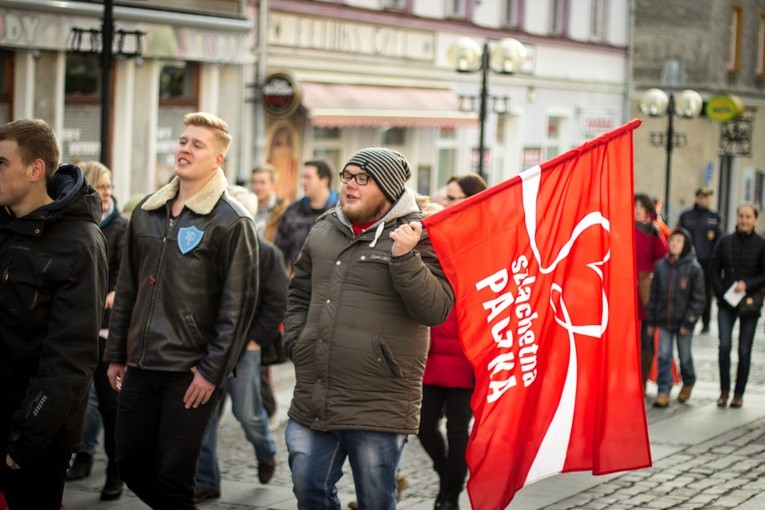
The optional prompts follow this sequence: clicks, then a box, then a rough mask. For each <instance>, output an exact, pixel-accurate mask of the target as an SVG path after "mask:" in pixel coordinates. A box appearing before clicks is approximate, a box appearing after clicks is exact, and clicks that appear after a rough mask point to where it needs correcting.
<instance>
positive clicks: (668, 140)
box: [640, 89, 704, 220]
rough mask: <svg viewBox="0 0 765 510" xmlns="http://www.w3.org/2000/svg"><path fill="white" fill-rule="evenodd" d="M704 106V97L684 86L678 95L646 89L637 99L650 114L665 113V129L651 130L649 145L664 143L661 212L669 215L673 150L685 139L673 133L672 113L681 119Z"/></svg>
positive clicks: (691, 116)
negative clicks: (662, 204)
mask: <svg viewBox="0 0 765 510" xmlns="http://www.w3.org/2000/svg"><path fill="white" fill-rule="evenodd" d="M703 107H704V100H703V99H702V98H701V95H700V94H699V93H698V92H696V91H695V90H684V91H682V92H680V93H679V94H678V95H677V97H675V95H674V93H672V92H670V93H669V94H667V93H666V92H664V91H663V90H661V89H649V90H647V91H646V92H645V94H643V97H642V98H641V99H640V111H641V112H643V115H648V116H650V117H662V116H664V115H666V116H667V130H666V131H665V132H661V131H652V132H651V145H653V146H654V147H664V150H665V151H666V153H667V164H666V170H665V173H664V216H665V217H666V218H667V220H668V219H669V185H670V175H671V172H672V150H673V149H674V148H675V147H684V146H685V145H686V143H687V139H686V137H685V133H676V132H675V129H674V123H673V121H674V118H675V116H677V117H680V118H683V119H691V118H694V117H698V116H699V114H700V113H701V110H702V108H703Z"/></svg>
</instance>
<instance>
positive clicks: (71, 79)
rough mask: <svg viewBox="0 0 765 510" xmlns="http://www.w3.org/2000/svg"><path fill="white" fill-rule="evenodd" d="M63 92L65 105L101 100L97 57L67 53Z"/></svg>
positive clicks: (99, 69) (87, 54)
mask: <svg viewBox="0 0 765 510" xmlns="http://www.w3.org/2000/svg"><path fill="white" fill-rule="evenodd" d="M64 91H65V94H66V102H67V103H74V102H78V103H98V102H99V101H100V99H101V67H100V66H99V62H98V55H96V54H89V53H68V54H67V55H66V76H65V78H64Z"/></svg>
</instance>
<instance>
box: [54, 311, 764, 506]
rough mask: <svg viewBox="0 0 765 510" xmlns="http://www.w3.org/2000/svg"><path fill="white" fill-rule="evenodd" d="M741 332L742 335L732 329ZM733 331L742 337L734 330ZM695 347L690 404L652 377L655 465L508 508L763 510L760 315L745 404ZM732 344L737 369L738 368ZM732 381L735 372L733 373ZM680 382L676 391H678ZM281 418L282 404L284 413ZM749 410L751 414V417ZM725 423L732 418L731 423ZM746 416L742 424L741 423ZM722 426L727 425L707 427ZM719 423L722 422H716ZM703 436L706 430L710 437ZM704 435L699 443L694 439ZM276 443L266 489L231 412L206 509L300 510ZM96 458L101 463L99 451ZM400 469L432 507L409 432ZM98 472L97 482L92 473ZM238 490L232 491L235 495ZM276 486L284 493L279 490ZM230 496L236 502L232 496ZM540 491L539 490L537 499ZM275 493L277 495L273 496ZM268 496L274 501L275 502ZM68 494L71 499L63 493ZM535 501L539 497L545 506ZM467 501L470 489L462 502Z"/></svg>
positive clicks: (431, 488) (520, 498) (284, 374)
mask: <svg viewBox="0 0 765 510" xmlns="http://www.w3.org/2000/svg"><path fill="white" fill-rule="evenodd" d="M734 334H736V335H737V332H736V331H734ZM734 338H736V337H734ZM693 342H694V344H693V353H694V361H695V368H696V374H697V384H696V386H695V387H694V394H693V397H692V398H691V400H690V401H689V402H688V403H687V404H679V403H678V402H677V401H676V400H674V399H673V400H672V402H671V404H670V406H669V408H667V409H655V408H653V407H652V405H651V404H652V402H653V397H654V396H655V393H656V389H655V385H653V384H649V388H648V395H647V397H646V416H647V419H648V424H649V429H650V430H651V445H652V455H653V458H654V464H653V466H652V467H651V468H647V469H642V470H638V471H632V472H625V473H617V474H614V475H609V476H603V477H594V476H591V475H588V474H585V473H572V474H565V475H559V476H556V477H552V478H549V479H547V480H543V481H541V482H537V483H536V484H532V485H531V486H529V487H526V488H524V489H522V490H521V491H520V492H519V493H518V494H517V495H516V499H515V500H514V502H513V503H512V504H511V505H510V507H509V508H510V509H511V510H521V509H522V510H527V509H542V508H543V509H546V510H569V509H587V510H599V509H609V510H622V509H642V508H645V509H662V508H679V509H702V508H703V509H710V510H717V509H720V510H722V509H732V508H737V509H740V510H755V509H761V508H765V496H764V494H765V472H764V471H765V332H764V331H763V321H761V322H760V325H759V327H758V330H757V335H756V337H755V344H754V349H753V356H752V369H751V374H750V378H749V386H748V388H747V394H746V396H745V398H744V407H743V408H742V409H739V410H736V409H718V408H717V407H716V406H715V401H716V399H717V396H718V393H719V386H718V384H719V383H718V371H717V335H716V332H715V327H714V326H713V331H712V333H711V334H705V335H696V337H695V338H694V340H693ZM735 345H736V343H735V342H734V354H733V366H734V370H735V360H736V355H735ZM274 368H275V370H274V377H275V381H276V385H277V388H278V390H279V399H280V404H281V405H282V406H284V407H285V408H286V406H288V404H289V398H290V394H291V388H292V384H293V382H294V377H293V373H292V367H291V366H290V365H289V364H285V365H282V366H278V367H274ZM733 376H734V378H735V371H734V372H733ZM677 391H678V387H675V388H674V389H673V394H672V396H673V397H675V396H676V394H677ZM280 414H282V416H283V417H284V415H285V409H281V410H280ZM750 417H751V418H750ZM726 423H732V424H733V425H728V426H727V427H726ZM739 423H740V425H738V424H739ZM710 427H712V428H715V427H717V428H719V429H720V430H722V431H723V432H720V433H716V432H712V433H711V434H710V433H708V432H706V433H705V430H706V431H708V430H709V429H710ZM715 430H716V429H715ZM705 434H706V435H705ZM696 436H699V437H703V439H702V440H699V441H695V440H694V439H693V438H694V437H696ZM274 439H275V441H276V444H277V450H278V454H277V469H276V473H275V475H274V478H273V480H272V481H271V483H270V484H269V485H268V486H262V485H260V484H258V482H257V465H256V461H255V457H254V452H253V449H252V447H251V446H250V444H249V443H248V442H247V441H246V439H245V438H244V434H243V432H242V430H241V427H240V426H239V424H238V422H237V421H236V420H235V419H234V418H233V416H231V413H230V411H227V412H226V414H225V415H224V417H223V419H222V420H221V424H220V428H219V431H218V441H219V446H218V452H219V456H220V461H221V470H222V477H223V480H224V488H223V493H224V497H223V498H221V499H220V500H214V501H209V502H205V503H203V504H201V505H200V508H201V510H208V509H209V510H217V509H245V508H251V509H267V508H273V509H279V510H281V509H286V508H295V507H296V505H295V503H294V498H292V497H291V493H290V490H291V486H292V484H291V479H290V471H289V467H288V464H287V449H286V446H285V444H284V423H282V425H281V427H280V428H279V429H278V430H276V431H275V432H274ZM97 463H98V464H100V465H101V471H100V473H103V470H102V467H103V464H105V458H104V457H103V453H100V454H99V455H98V456H97ZM401 471H402V473H404V474H405V476H406V477H407V481H408V485H409V486H408V488H407V489H406V491H405V492H404V498H403V500H402V502H401V503H400V504H399V508H400V509H402V510H406V509H410V510H426V509H427V510H429V509H431V508H433V501H434V498H435V494H436V492H437V478H436V476H435V473H434V472H433V469H432V466H431V462H430V459H429V458H428V457H427V455H426V454H425V452H424V450H423V449H422V447H421V446H420V444H419V441H418V439H417V438H416V437H410V438H409V443H408V444H407V446H406V447H405V448H404V454H403V457H402V461H401ZM96 472H98V468H96V469H94V475H93V476H91V478H89V479H87V480H88V481H87V482H86V481H80V482H74V483H70V484H68V486H67V493H68V494H70V497H69V501H70V502H74V501H76V502H77V503H76V504H75V505H74V506H73V504H72V503H69V504H68V505H67V510H77V509H80V508H82V509H86V510H88V509H91V508H92V509H99V510H102V509H104V508H106V506H107V505H108V504H105V503H100V504H99V503H97V502H96V503H94V504H92V505H91V504H84V503H82V502H81V501H83V498H79V499H77V498H76V497H75V495H74V492H76V491H77V490H81V491H84V492H88V493H90V495H89V496H88V497H89V498H92V499H96V498H97V493H98V490H99V489H100V484H101V483H102V481H103V478H102V475H101V474H98V475H96V474H95V473H96ZM94 478H95V480H94ZM338 489H339V492H340V494H341V497H342V501H343V504H344V505H347V503H348V502H349V501H350V500H351V499H352V498H353V493H354V489H353V480H352V477H351V475H350V471H349V469H347V466H346V474H345V476H343V478H342V479H341V481H340V483H339V485H338ZM237 491H238V494H236V495H234V494H233V493H234V492H237ZM277 492H278V494H277ZM229 494H230V495H231V498H232V499H228V498H227V497H226V496H227V495H229ZM540 494H541V497H540V496H539V495H540ZM277 496H278V497H277ZM269 497H270V499H269ZM65 501H66V499H65ZM120 501H121V502H122V504H120V505H119V506H120V507H121V508H131V509H132V508H144V507H143V506H142V505H141V504H140V502H138V500H137V499H135V497H134V496H133V495H132V494H130V493H129V492H128V493H127V494H126V496H123V498H122V499H121V500H120ZM538 501H542V503H539V502H538ZM460 502H461V505H462V507H463V508H470V506H469V503H468V499H467V496H466V495H464V494H463V498H462V499H461V500H460Z"/></svg>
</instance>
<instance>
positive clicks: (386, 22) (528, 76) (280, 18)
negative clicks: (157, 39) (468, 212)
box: [255, 0, 629, 197]
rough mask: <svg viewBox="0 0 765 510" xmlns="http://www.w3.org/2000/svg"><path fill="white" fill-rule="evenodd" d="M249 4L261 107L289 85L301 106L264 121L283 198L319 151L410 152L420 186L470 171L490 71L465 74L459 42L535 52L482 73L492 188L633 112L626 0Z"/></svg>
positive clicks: (268, 155) (327, 155)
mask: <svg viewBox="0 0 765 510" xmlns="http://www.w3.org/2000/svg"><path fill="white" fill-rule="evenodd" d="M255 4H256V8H258V7H262V8H266V7H267V10H268V12H267V15H268V22H267V24H266V26H267V31H268V33H267V45H266V46H267V50H263V51H265V52H266V53H265V55H266V60H265V61H266V68H267V73H268V75H269V77H273V76H276V77H277V78H276V79H275V80H274V81H273V82H272V81H269V80H268V79H266V80H265V82H266V83H265V87H266V89H268V90H266V94H267V96H268V97H267V99H266V102H267V103H273V104H276V105H277V107H278V106H279V105H280V104H281V101H278V100H273V97H271V95H270V94H271V93H274V94H277V95H278V91H279V90H280V89H281V90H286V91H287V92H286V94H288V95H291V98H292V99H293V100H294V102H295V103H297V104H296V106H295V108H294V110H293V111H290V112H289V113H286V114H285V112H283V111H278V112H276V114H268V115H267V116H266V127H265V130H264V145H263V148H262V153H261V154H260V155H258V156H257V159H265V160H270V161H271V162H272V163H274V164H275V165H276V166H277V168H279V169H280V191H281V192H282V193H283V194H285V195H287V196H291V197H292V196H295V195H299V194H300V193H301V191H300V189H299V181H298V173H299V169H300V164H301V162H303V161H305V160H308V159H312V158H324V159H327V160H328V161H329V162H331V163H332V164H333V165H334V166H335V168H338V167H339V166H340V165H342V163H343V162H344V161H346V160H347V158H348V157H350V155H351V154H353V153H354V152H355V151H356V150H358V149H359V148H361V147H366V146H378V145H384V146H387V147H391V148H394V149H398V150H400V151H401V152H402V153H404V154H405V155H406V156H407V157H408V159H409V160H410V162H411V163H412V166H413V172H414V182H413V184H412V186H413V187H414V188H416V190H417V191H419V192H420V193H424V194H433V193H435V192H436V190H438V189H439V188H441V187H442V186H444V185H445V183H446V180H447V179H448V178H449V177H450V176H451V175H453V174H454V173H458V172H465V171H475V170H476V168H477V163H478V147H479V135H480V124H479V121H478V117H479V115H478V111H477V109H478V100H477V97H478V96H479V95H480V94H479V92H480V89H481V82H482V74H481V73H480V72H475V73H458V72H456V70H455V67H454V66H453V65H452V64H451V63H450V62H449V59H448V54H449V49H450V47H452V45H454V43H455V42H457V41H458V39H459V38H463V37H467V38H470V39H473V40H474V41H475V42H477V43H478V44H479V45H482V44H483V43H484V42H487V43H488V44H489V46H490V47H494V46H496V44H497V43H498V42H499V41H500V40H501V39H503V38H508V37H511V38H515V39H517V40H519V41H520V42H522V43H523V44H524V45H525V47H526V48H527V52H528V55H527V58H526V61H525V62H524V64H523V66H522V67H521V69H520V70H519V71H518V72H516V73H514V74H512V75H504V74H499V73H496V72H494V71H493V70H492V71H488V72H487V76H486V78H487V80H486V81H487V91H488V96H489V97H488V101H487V108H486V111H487V112H488V113H487V115H486V121H485V123H484V146H485V151H484V157H483V161H484V172H485V174H486V176H487V177H488V180H489V183H490V184H496V183H497V182H500V181H502V180H504V179H507V178H509V177H512V176H514V175H516V174H518V173H519V172H520V171H522V170H524V169H525V168H529V167H531V166H533V165H535V164H537V163H540V162H542V161H545V160H547V159H549V158H551V157H553V156H555V155H557V154H560V153H562V152H565V151H566V150H568V149H570V148H571V147H574V146H576V145H578V144H580V143H581V142H583V141H585V140H588V139H591V138H594V137H596V136H598V135H599V134H602V133H603V132H606V131H608V130H610V129H613V128H615V127H617V126H618V125H620V124H621V123H623V122H624V121H626V120H627V114H626V112H627V111H628V105H629V97H628V90H627V87H626V84H627V79H626V78H627V75H628V59H627V55H628V52H627V50H628V28H629V13H628V2H627V0H534V1H530V0H504V1H501V0H481V1H478V0H461V1H460V0H451V1H448V0H437V1H433V0H401V1H396V0H346V1H334V0H333V1H310V0H309V1H298V0H270V1H269V2H267V3H266V2H255ZM285 76H286V77H287V78H285ZM280 77H281V78H284V80H282V81H280V80H279V78H280ZM293 84H294V87H293ZM293 89H294V90H293ZM290 90H292V92H290Z"/></svg>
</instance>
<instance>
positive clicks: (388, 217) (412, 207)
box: [335, 188, 420, 228]
mask: <svg viewBox="0 0 765 510" xmlns="http://www.w3.org/2000/svg"><path fill="white" fill-rule="evenodd" d="M335 212H336V213H337V217H338V218H339V219H340V221H341V222H342V223H343V225H347V226H348V227H349V228H350V227H351V222H350V221H348V218H346V217H345V215H344V214H343V210H342V209H341V207H340V203H339V202H338V204H337V205H336V206H335ZM419 212H420V208H419V207H417V200H416V195H415V194H414V191H412V190H410V189H409V188H404V192H403V193H402V194H401V196H400V197H399V198H398V200H396V201H395V202H394V203H393V207H391V208H390V209H388V212H386V213H385V214H384V215H383V216H382V217H381V218H379V219H378V220H377V221H375V222H374V223H373V224H372V225H371V226H370V228H372V227H374V226H375V225H379V224H380V223H383V224H384V223H390V222H391V221H393V220H397V219H398V218H403V217H404V216H408V215H410V214H412V213H419Z"/></svg>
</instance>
